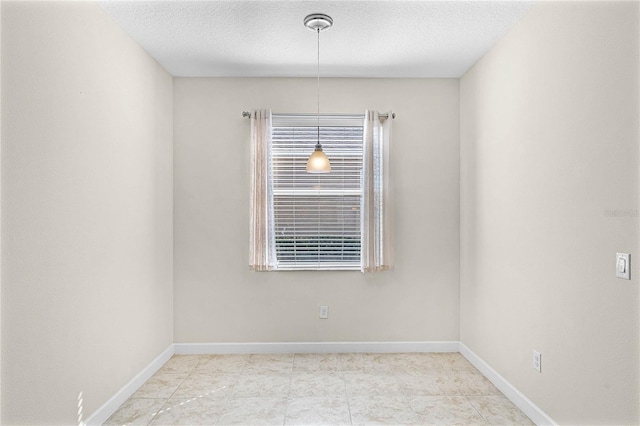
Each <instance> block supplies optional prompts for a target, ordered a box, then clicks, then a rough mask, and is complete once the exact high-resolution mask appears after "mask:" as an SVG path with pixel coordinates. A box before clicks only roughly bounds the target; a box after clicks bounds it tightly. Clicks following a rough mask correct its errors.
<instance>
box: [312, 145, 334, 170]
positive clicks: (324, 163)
mask: <svg viewBox="0 0 640 426" xmlns="http://www.w3.org/2000/svg"><path fill="white" fill-rule="evenodd" d="M329 172H331V163H329V159H328V158H327V156H326V154H325V153H324V152H322V148H316V150H315V151H313V154H311V155H310V156H309V160H307V173H329Z"/></svg>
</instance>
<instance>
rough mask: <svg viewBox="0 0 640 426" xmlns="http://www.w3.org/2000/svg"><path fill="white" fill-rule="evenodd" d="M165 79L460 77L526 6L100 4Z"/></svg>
mask: <svg viewBox="0 0 640 426" xmlns="http://www.w3.org/2000/svg"><path fill="white" fill-rule="evenodd" d="M99 4H100V5H101V6H102V7H103V8H104V9H105V10H106V11H107V12H108V13H109V14H110V15H111V16H112V17H113V19H114V20H115V21H116V22H117V23H118V24H119V25H120V26H121V27H122V28H123V29H124V30H125V31H126V32H128V33H129V34H130V35H131V36H132V37H133V38H134V39H135V40H136V41H137V42H138V43H139V44H140V45H141V46H142V47H143V48H144V49H145V50H146V51H147V52H149V53H150V54H151V56H153V57H154V58H155V59H156V60H157V61H158V62H159V63H160V64H162V66H163V67H164V68H165V69H166V70H167V71H168V72H169V73H171V74H172V75H174V76H184V77H188V76H189V77H206V76H210V77H222V76H225V77H228V76H234V77H307V76H315V75H316V72H317V71H316V66H317V65H316V61H317V58H316V55H317V47H316V43H317V39H316V35H315V33H314V32H312V31H310V30H308V29H307V28H306V27H305V26H304V25H303V23H302V21H303V19H304V17H305V16H306V15H308V14H310V13H325V14H328V15H330V16H331V17H332V18H333V21H334V25H333V27H332V28H330V29H329V30H327V31H325V32H322V33H321V35H320V45H321V47H320V54H321V57H320V61H321V75H322V76H323V77H398V78H399V77H460V76H461V75H462V74H464V73H465V71H467V70H468V69H469V68H470V67H471V66H472V65H473V64H474V63H475V62H476V61H477V60H478V59H480V58H481V57H482V55H483V54H484V53H485V52H486V51H487V50H489V48H491V46H493V45H494V44H495V42H496V41H497V40H498V39H499V38H500V37H501V36H502V35H503V34H505V33H506V32H507V30H508V29H509V28H511V26H513V25H514V24H515V23H516V22H517V21H518V19H520V18H521V17H522V16H523V15H524V14H525V12H526V11H527V10H528V9H529V8H530V7H531V5H532V2H530V1H271V0H262V1H180V0H174V1H116V0H112V1H101V2H99Z"/></svg>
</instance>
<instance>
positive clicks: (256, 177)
mask: <svg viewBox="0 0 640 426" xmlns="http://www.w3.org/2000/svg"><path fill="white" fill-rule="evenodd" d="M270 139H271V111H270V110H266V109H262V110H254V111H251V203H250V204H251V211H250V215H249V216H250V226H251V228H250V230H249V267H250V268H251V269H253V270H254V271H270V270H272V269H274V267H275V252H276V251H275V242H274V239H273V238H272V235H271V232H272V231H271V229H272V228H273V227H272V226H271V224H272V223H273V193H272V191H271V185H270V183H269V175H270V169H271V164H270V163H271V161H270V159H271V155H270V149H271V140H270Z"/></svg>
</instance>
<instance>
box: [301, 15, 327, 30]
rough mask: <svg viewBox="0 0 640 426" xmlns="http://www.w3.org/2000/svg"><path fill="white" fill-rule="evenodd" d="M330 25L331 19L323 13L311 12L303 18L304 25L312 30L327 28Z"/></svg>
mask: <svg viewBox="0 0 640 426" xmlns="http://www.w3.org/2000/svg"><path fill="white" fill-rule="evenodd" d="M332 25H333V19H331V16H329V15H325V14H324V13H312V14H311V15H307V16H306V17H305V18H304V26H305V27H307V28H309V29H310V30H311V31H314V32H317V31H324V30H327V29H329V28H331V26H332Z"/></svg>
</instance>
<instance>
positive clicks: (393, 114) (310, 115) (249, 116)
mask: <svg viewBox="0 0 640 426" xmlns="http://www.w3.org/2000/svg"><path fill="white" fill-rule="evenodd" d="M285 115H298V116H301V117H306V116H308V117H317V116H318V114H285ZM322 115H330V116H336V115H338V116H339V115H353V114H320V116H322ZM242 116H243V117H244V118H251V113H250V112H249V111H242ZM379 117H380V118H389V114H380V115H379ZM391 118H392V119H393V118H396V113H395V112H393V113H391Z"/></svg>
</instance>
